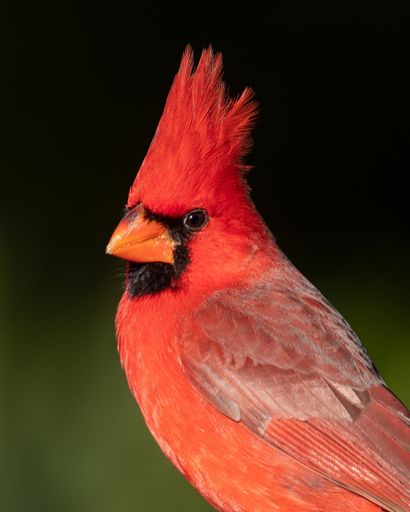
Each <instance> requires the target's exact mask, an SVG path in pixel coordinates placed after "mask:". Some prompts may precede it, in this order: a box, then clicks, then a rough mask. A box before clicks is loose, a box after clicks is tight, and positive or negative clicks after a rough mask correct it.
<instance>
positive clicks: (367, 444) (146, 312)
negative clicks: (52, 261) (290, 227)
mask: <svg viewBox="0 0 410 512" xmlns="http://www.w3.org/2000/svg"><path fill="white" fill-rule="evenodd" d="M221 73H222V59H221V56H220V55H219V54H217V55H214V54H213V52H212V50H211V49H208V50H205V51H204V52H203V53H202V56H201V59H200V61H199V64H198V66H197V68H196V70H195V71H193V60H192V52H191V50H189V49H188V50H187V51H186V52H185V54H184V56H183V58H182V63H181V67H180V70H179V72H178V74H177V76H176V78H175V80H174V83H173V85H172V87H171V91H170V93H169V96H168V99H167V102H166V105H165V109H164V114H163V116H162V118H161V120H160V123H159V126H158V129H157V132H156V134H155V137H154V139H153V142H152V144H151V146H150V148H149V150H148V153H147V156H146V158H145V160H144V162H143V164H142V166H141V169H140V171H139V173H138V175H137V178H136V180H135V182H134V184H133V186H132V188H131V190H130V194H129V198H128V207H129V208H130V210H131V214H129V215H131V216H127V217H126V218H125V219H124V221H123V223H122V224H121V225H120V226H122V227H121V229H120V230H119V231H118V230H117V232H116V233H117V234H114V235H115V236H113V240H112V241H111V242H110V245H109V252H111V253H113V254H117V255H119V256H121V255H122V253H121V251H123V250H124V249H123V248H124V246H125V245H126V248H127V249H126V250H127V255H129V254H130V247H131V255H132V247H133V246H134V245H138V244H139V249H138V256H135V258H134V259H133V261H134V262H137V263H133V264H130V266H129V271H128V281H127V289H126V291H125V293H124V295H123V297H122V299H121V303H120V306H119V310H118V314H117V322H116V325H117V335H118V343H119V351H120V357H121V361H122V363H123V365H124V368H125V371H126V374H127V378H128V382H129V384H130V387H131V389H132V391H133V393H134V395H135V397H136V399H137V401H138V403H139V405H140V407H141V410H142V413H143V415H144V417H145V419H146V422H147V425H148V427H149V428H150V430H151V432H152V433H153V435H154V437H155V438H156V440H157V441H158V443H159V444H160V446H161V448H162V449H163V451H164V452H165V453H166V455H167V456H168V457H169V458H170V459H171V460H172V461H173V463H174V464H175V465H176V466H177V467H178V469H179V470H180V471H181V472H182V473H184V475H185V476H186V477H187V478H188V479H189V480H190V481H191V482H192V484H193V485H194V486H195V487H196V488H197V489H198V490H199V491H200V492H201V493H202V494H203V495H204V496H205V497H206V498H207V499H208V500H209V501H210V502H211V503H212V504H213V505H214V506H215V507H217V508H218V509H219V510H223V511H226V512H234V511H235V512H237V511H242V512H247V511H255V510H257V511H259V512H265V511H266V512H267V511H272V510H280V511H292V512H298V511H300V512H302V511H303V512H314V511H317V512H319V511H323V512H324V511H328V510H332V511H346V510H350V511H355V512H365V511H366V512H371V511H378V510H381V509H384V510H388V511H391V512H409V511H410V491H409V489H410V485H409V484H410V481H409V473H410V455H409V441H410V428H409V426H410V419H409V414H408V412H407V410H406V408H405V407H404V406H403V405H402V404H401V403H400V402H399V401H398V400H397V399H396V398H395V397H394V395H393V394H392V393H391V392H390V391H389V390H388V389H387V388H386V387H385V384H384V382H383V380H382V379H381V377H380V376H379V375H378V374H377V372H376V370H375V369H374V366H373V364H372V362H371V360H370V359H369V357H368V355H367V353H366V351H365V349H364V348H363V346H362V345H361V343H360V341H359V340H358V338H357V336H356V335H355V334H354V332H353V331H352V329H351V328H350V327H349V325H348V324H347V323H346V322H345V321H344V319H343V318H342V317H341V316H340V315H339V313H337V312H336V311H335V309H334V308H333V307H332V306H331V305H330V304H329V303H328V302H327V301H326V299H324V298H323V296H322V295H321V294H320V293H319V292H318V291H317V290H316V288H315V287H314V286H313V285H312V284H310V283H309V282H308V281H307V280H306V279H305V278H304V277H303V276H302V275H301V274H300V273H299V272H298V271H297V270H296V269H295V268H294V267H293V266H292V264H291V263H290V262H289V261H288V260H287V259H286V257H285V256H284V255H283V253H282V252H281V251H280V249H279V248H278V247H277V245H276V243H275V241H274V239H273V238H272V236H271V234H270V232H269V231H268V229H267V228H266V226H265V225H264V223H263V221H262V219H261V218H260V216H259V214H258V213H257V212H256V210H255V208H254V206H253V204H252V202H251V200H250V199H249V195H248V189H247V186H246V184H245V181H244V173H243V170H244V169H245V167H244V165H243V162H242V157H243V156H244V155H245V154H246V152H247V151H248V149H249V147H250V142H249V134H250V129H251V127H252V125H253V121H254V118H255V113H256V105H255V103H254V102H253V100H252V93H251V92H250V90H249V89H245V91H244V92H243V94H242V95H241V96H240V97H239V98H238V99H237V100H236V101H233V100H231V99H229V98H228V97H227V94H226V92H225V87H224V84H223V82H222V80H221ZM137 205H138V208H137V209H134V207H135V206H137ZM142 209H143V210H142ZM198 210H200V212H202V213H201V215H202V214H203V213H204V212H205V214H206V221H204V223H202V224H201V226H200V227H199V229H198V228H197V227H195V229H188V228H189V224H187V223H188V221H187V219H188V220H189V218H188V215H189V214H190V213H191V214H192V212H194V213H195V212H197V211H198ZM134 211H135V212H137V213H138V215H142V216H143V218H142V219H141V218H140V217H138V222H137V223H135V222H136V221H135V219H134V217H133V216H136V215H137V213H135V214H134V213H132V212H134ZM144 211H145V212H146V213H145V214H144V213H142V214H141V212H144ZM199 219H202V217H199ZM196 221H198V218H196ZM141 226H143V228H141ZM161 226H163V227H162V228H161ZM187 226H188V227H187ZM184 230H185V231H184ZM142 232H143V235H141V233H142ZM148 232H149V233H151V232H152V233H154V232H155V233H154V234H152V236H151V238H150V244H151V245H150V250H151V251H154V253H155V254H158V260H155V259H152V255H151V256H150V258H151V259H150V260H148V259H147V260H144V259H141V250H140V247H141V246H143V245H144V244H146V243H147V239H148V235H147V233H148ZM124 240H125V242H124ZM124 244H125V245H124ZM133 244H134V245H133ZM170 244H171V245H170ZM170 246H172V249H173V251H174V252H173V254H174V259H173V261H172V262H170V261H169V256H164V254H165V252H164V250H163V248H164V247H167V248H169V247H170ZM153 247H154V249H152V248H153ZM159 248H160V249H159ZM155 251H157V252H155ZM150 254H151V253H150ZM166 254H168V253H166ZM181 255H182V256H181ZM123 257H124V256H123ZM167 258H168V259H167ZM127 259H129V257H128V256H127ZM131 260H132V256H131ZM148 261H150V262H151V263H147V262H148ZM152 262H153V263H152ZM164 276H167V277H166V279H165V277H164ZM161 283H162V287H161V286H160V284H161Z"/></svg>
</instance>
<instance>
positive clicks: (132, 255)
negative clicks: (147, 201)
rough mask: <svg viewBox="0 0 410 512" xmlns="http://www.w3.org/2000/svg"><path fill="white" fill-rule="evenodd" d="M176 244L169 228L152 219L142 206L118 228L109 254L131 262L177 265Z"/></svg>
mask: <svg viewBox="0 0 410 512" xmlns="http://www.w3.org/2000/svg"><path fill="white" fill-rule="evenodd" d="M174 248H175V242H174V240H173V239H172V238H171V236H170V234H169V233H168V230H167V228H166V227H165V226H163V225H162V224H160V223H159V222H156V221H155V220H149V219H147V218H146V216H145V212H144V208H143V206H142V204H140V205H138V206H136V207H135V208H134V209H133V210H132V211H131V212H130V213H128V214H127V215H126V216H125V217H124V218H123V219H122V221H121V222H120V223H119V224H118V226H117V227H116V229H115V231H114V233H113V234H112V237H111V239H110V241H109V243H108V245H107V249H106V253H107V254H111V255H112V256H118V257H119V258H123V259H124V260H128V261H135V262H137V263H148V262H153V261H158V262H163V263H173V261H174Z"/></svg>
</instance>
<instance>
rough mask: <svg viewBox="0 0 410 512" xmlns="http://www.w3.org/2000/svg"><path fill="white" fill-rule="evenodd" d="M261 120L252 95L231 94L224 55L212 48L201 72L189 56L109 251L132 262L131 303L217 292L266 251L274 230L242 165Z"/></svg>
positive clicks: (189, 54) (189, 52)
mask: <svg viewBox="0 0 410 512" xmlns="http://www.w3.org/2000/svg"><path fill="white" fill-rule="evenodd" d="M256 112H257V106H256V103H255V102H254V101H253V93H252V91H251V90H250V89H249V88H246V89H245V90H244V91H243V92H242V94H241V95H240V96H239V97H238V98H237V99H231V98H230V97H229V96H228V95H227V93H226V90H225V84H224V82H223V81H222V56H221V54H219V53H216V54H215V53H214V52H213V51H212V49H211V48H209V49H206V50H204V51H203V52H202V54H201V57H200V59H199V62H198V65H197V66H196V68H194V63H193V54H192V50H191V49H190V47H188V48H187V49H186V50H185V52H184V55H183V57H182V61H181V65H180V68H179V71H178V73H177V75H176V77H175V79H174V82H173V84H172V87H171V89H170V92H169V95H168V98H167V101H166V104H165V108H164V112H163V115H162V117H161V119H160V122H159V125H158V128H157V130H156V133H155V136H154V138H153V140H152V143H151V145H150V147H149V150H148V152H147V155H146V157H145V159H144V161H143V162H142V165H141V168H140V170H139V172H138V174H137V177H136V179H135V181H134V183H133V185H132V187H131V189H130V192H129V196H128V201H127V207H126V209H127V213H126V215H125V217H124V218H123V220H122V221H121V222H120V224H119V225H118V227H117V229H116V230H115V231H114V233H113V235H112V238H111V240H110V242H109V244H108V246H107V253H109V254H112V255H115V256H119V257H121V258H123V259H125V260H127V261H128V262H129V265H128V272H127V291H128V293H129V294H130V295H131V296H137V295H145V294H150V293H157V292H160V291H162V290H164V289H173V290H177V289H182V288H184V287H187V286H194V285H196V286H197V287H200V286H202V288H204V287H206V286H208V287H209V286H211V287H212V286H214V287H219V286H221V285H223V284H225V283H227V282H229V281H230V280H234V279H235V275H236V274H237V273H238V272H239V271H244V268H245V267H246V262H247V261H248V260H249V258H250V257H251V256H252V254H254V253H255V252H257V251H258V249H259V248H260V247H261V246H262V245H263V243H264V240H265V238H266V236H267V235H266V230H265V229H264V228H263V223H262V221H261V219H260V217H259V215H258V214H257V212H256V210H255V208H254V206H253V204H252V202H251V200H250V198H249V190H248V187H247V184H246V181H245V173H246V170H247V167H246V166H245V165H244V163H243V157H244V156H245V155H246V154H247V152H248V151H249V148H250V145H251V144H250V130H251V128H252V126H253V123H254V120H255V115H256ZM265 242H266V240H265Z"/></svg>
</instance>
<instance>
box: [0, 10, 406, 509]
mask: <svg viewBox="0 0 410 512" xmlns="http://www.w3.org/2000/svg"><path fill="white" fill-rule="evenodd" d="M55 4H56V5H54V6H52V5H45V4H41V5H36V4H34V3H33V4H31V3H29V2H23V3H22V4H17V3H13V4H10V5H9V6H8V7H7V6H4V7H2V10H3V13H2V15H1V17H0V19H1V21H0V24H1V38H2V42H1V51H2V54H3V55H2V58H1V84H2V87H3V88H4V89H3V91H4V92H3V93H2V100H3V101H2V103H3V105H2V114H1V117H2V121H3V122H2V129H3V133H2V136H1V140H2V142H3V144H2V146H4V147H3V148H2V151H1V157H0V165H1V167H0V168H1V208H2V211H1V217H0V230H1V231H0V315H1V323H0V337H1V344H0V377H1V381H0V383H1V387H0V399H1V403H2V406H1V410H2V413H1V419H0V429H1V431H0V433H1V438H0V443H1V444H0V449H1V456H0V461H1V462H0V471H1V474H0V482H1V484H0V485H1V486H2V487H3V488H2V489H0V507H1V509H2V510H4V511H7V512H8V511H28V510H29V511H48V510H50V511H55V510H58V511H61V512H64V511H74V510H75V511H78V512H81V511H87V512H88V511H90V510H99V511H100V512H110V511H114V510H120V511H128V510H141V511H147V512H149V511H156V510H164V508H166V509H167V510H170V511H171V510H178V511H192V510H195V511H205V510H210V508H209V507H208V505H206V504H205V502H203V500H202V498H200V497H199V495H197V494H196V492H195V491H194V490H192V489H191V488H190V486H189V485H188V484H187V483H186V482H185V481H184V480H183V478H182V477H181V476H179V474H178V473H177V472H176V471H175V470H174V469H173V468H172V467H171V465H170V463H168V461H167V460H166V459H165V457H164V456H163V455H162V454H161V453H160V451H159V449H158V448H157V447H156V445H155V443H154V442H153V440H152V439H151V437H150V435H149V433H148V432H147V430H146V428H145V426H144V424H143V421H142V419H141V417H140V415H139V412H138V409H137V406H136V405H135V403H134V401H133V399H132V397H131V395H130V393H129V391H128V389H127V385H126V382H125V378H124V376H123V373H122V370H121V368H120V365H119V361H118V357H117V354H116V347H115V345H116V342H115V337H114V331H113V318H114V313H115V307H116V304H117V301H118V299H119V296H120V293H121V287H122V280H123V276H122V265H121V263H120V262H119V261H115V260H114V259H111V258H108V257H106V256H105V255H104V249H105V245H106V242H107V241H108V238H109V237H110V234H111V232H112V229H113V228H114V226H115V225H116V223H117V221H118V220H119V218H120V216H121V211H122V207H123V205H124V203H125V200H126V196H127V192H128V188H129V186H130V184H131V182H132V180H133V179H134V177H135V174H136V171H137V169H138V167H139V164H140V163H141V161H142V158H143V157H144V154H145V152H146V150H147V147H148V145H149V142H150V140H151V138H152V136H153V133H154V130H155V127H156V124H157V122H158V119H159V117H160V114H161V111H162V108H163V104H164V101H165V98H166V95H167V92H168V89H169V86H170V84H171V82H172V79H173V76H174V74H175V72H176V70H177V68H178V64H179V59H180V57H181V53H182V51H183V49H184V47H185V45H186V44H187V43H191V44H192V45H193V46H194V48H195V51H196V55H197V56H198V54H199V51H200V50H201V48H202V47H204V46H207V45H208V44H209V43H212V44H213V46H214V47H215V48H216V49H217V50H220V51H222V52H223V54H224V61H225V69H226V73H225V79H226V81H227V83H228V84H229V87H230V90H231V91H232V93H233V94H237V93H239V92H240V91H241V90H242V88H243V87H244V86H246V85H250V86H251V87H253V88H254V89H255V91H256V95H257V99H258V101H259V103H260V105H261V116H260V121H259V124H258V126H257V128H256V130H255V136H254V138H255V147H254V151H253V153H252V155H251V156H250V157H249V158H248V163H250V164H252V165H255V166H256V169H255V170H253V171H252V173H251V174H250V177H249V180H250V183H251V186H252V189H253V192H252V196H253V199H254V201H255V202H256V204H257V207H258V209H259V211H260V212H261V213H262V214H263V216H264V217H265V219H266V220H267V222H268V224H269V226H270V227H271V229H272V231H273V232H274V233H275V234H276V236H277V239H278V241H279V244H280V245H281V247H282V248H283V249H284V251H285V252H286V254H287V255H288V256H289V257H290V258H291V260H292V261H293V262H294V263H295V264H296V265H297V266H298V267H299V268H300V270H302V271H303V273H304V274H305V275H306V276H307V277H308V278H309V279H311V280H312V281H313V282H314V283H315V284H316V285H317V286H318V287H319V288H320V289H321V290H322V292H323V293H324V294H325V295H326V296H327V297H328V298H329V299H330V300H331V301H332V302H333V303H334V304H335V305H336V306H337V308H338V309H339V310H340V311H341V312H342V314H343V315H344V316H345V317H346V318H347V319H348V321H349V322H350V323H351V324H352V325H353V327H354V329H355V330H356V331H357V332H358V334H359V336H360V337H361V339H362V340H363V342H364V343H365V345H366V347H367V348H368V350H369V352H370V354H371V356H372V358H373V359H374V361H375V363H376V366H377V367H378V368H379V370H380V371H381V373H382V374H383V376H384V377H385V379H386V381H387V383H388V384H389V385H390V386H391V388H392V389H393V390H394V391H395V392H396V393H397V394H398V395H399V396H400V397H401V398H402V400H404V401H405V402H407V403H409V402H410V388H409V376H408V368H409V356H410V344H409V340H410V319H409V306H410V300H409V293H408V290H409V284H410V276H409V269H408V263H409V256H410V237H409V225H408V197H409V189H408V185H407V181H408V174H409V163H410V162H409V160H410V155H409V148H410V138H409V136H410V128H409V126H410V125H409V122H410V74H409V62H410V44H409V32H410V30H409V29H410V24H409V18H408V12H406V11H399V10H397V11H394V10H393V8H390V9H389V10H388V11H387V12H386V11H383V10H381V9H380V10H379V11H377V8H376V7H375V6H374V5H373V4H372V9H371V10H370V9H367V8H366V7H365V6H364V5H363V6H362V7H363V9H362V12H359V11H358V8H357V7H356V10H354V11H352V12H349V13H346V12H341V11H340V10H338V9H337V8H336V7H335V6H334V7H333V10H332V11H329V12H326V13H323V12H322V13H319V12H312V11H311V7H310V6H309V8H307V7H305V8H304V9H302V10H297V9H296V7H295V8H294V12H291V10H290V9H289V11H286V10H283V9H279V8H275V9H272V10H271V11H267V10H264V11H261V10H259V11H258V10H257V9H256V8H255V6H252V5H249V6H248V7H247V10H246V11H242V12H241V11H240V9H241V8H240V7H239V6H236V7H235V8H234V7H233V6H231V7H230V9H229V11H228V9H227V11H226V12H223V10H222V7H221V5H220V6H218V7H215V6H211V5H208V4H206V5H205V4H198V5H195V4H191V5H190V6H189V7H188V6H187V7H186V8H184V9H182V8H180V9H178V7H176V6H175V5H174V6H172V8H171V7H169V8H167V9H163V8H162V7H161V6H158V7H153V8H151V9H150V8H148V7H144V8H141V7H138V4H137V2H135V5H134V7H130V6H127V5H126V4H118V3H114V2H112V3H105V2H101V3H99V4H98V6H97V5H91V4H87V5H80V4H78V5H76V4H74V3H67V2H56V3H55ZM195 10H197V13H196V12H195ZM4 86H5V87H4Z"/></svg>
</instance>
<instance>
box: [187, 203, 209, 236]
mask: <svg viewBox="0 0 410 512" xmlns="http://www.w3.org/2000/svg"><path fill="white" fill-rule="evenodd" d="M207 222H208V215H207V213H206V211H205V210H201V209H199V208H198V209H197V210H192V212H189V213H187V214H186V215H185V217H184V226H185V227H186V228H188V229H189V230H190V231H199V230H200V229H202V228H203V227H204V226H205V224H206V223H207Z"/></svg>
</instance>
